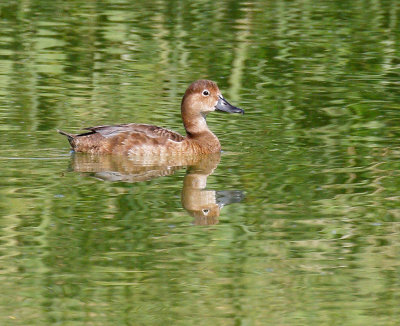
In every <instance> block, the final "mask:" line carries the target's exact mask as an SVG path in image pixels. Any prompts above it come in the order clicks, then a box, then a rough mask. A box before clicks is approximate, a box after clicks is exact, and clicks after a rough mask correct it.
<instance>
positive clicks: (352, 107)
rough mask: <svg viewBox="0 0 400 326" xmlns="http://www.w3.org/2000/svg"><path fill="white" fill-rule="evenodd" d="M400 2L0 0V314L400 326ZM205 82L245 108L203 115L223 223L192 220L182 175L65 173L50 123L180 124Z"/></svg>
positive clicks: (26, 318)
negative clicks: (213, 147) (234, 195)
mask: <svg viewBox="0 0 400 326" xmlns="http://www.w3.org/2000/svg"><path fill="white" fill-rule="evenodd" d="M399 12H400V5H399V3H398V1H395V0H371V1H369V0H368V1H367V0H356V1H352V2H344V1H339V0H335V1H327V0H324V1H319V2H318V3H317V2H315V1H310V0H305V1H304V0H303V1H283V0H274V1H224V0H223V1H218V2H209V1H191V2H187V1H183V2H182V1H146V2H143V1H124V0H122V1H111V0H108V1H100V2H99V1H73V2H71V1H45V0H42V1H40V0H36V1H22V0H16V1H6V2H2V3H1V4H0V120H1V123H0V134H1V135H2V137H1V140H2V141H1V145H0V150H1V154H0V162H1V168H0V176H1V178H0V199H1V200H0V213H1V216H2V219H1V228H0V253H1V254H0V258H1V264H0V272H1V274H0V275H1V276H0V277H1V281H2V282H1V286H0V292H1V293H2V294H3V295H2V296H1V299H0V320H1V324H2V325H43V324H55V323H60V324H77V325H78V324H98V325H108V324H116V323H118V324H122V325H125V324H127V325H168V324H174V325H175V324H178V325H215V324H216V325H219V324H227V325H266V324H271V325H397V323H398V320H399V319H400V316H399V309H398V302H399V299H400V298H399V293H400V282H399V264H398V261H399V240H398V239H399V218H400V211H399V208H398V207H399V204H398V203H399V189H400V188H399V186H400V185H399V178H398V176H399V173H398V171H399V156H400V155H399V154H400V152H399V147H398V138H399V131H398V123H399V122H400V115H399V109H400V106H399V103H400V93H399V87H398V86H399V80H400V70H399V64H400V56H399V53H400V48H399V44H400V42H399V41H400V40H399V39H400V32H399V31H400V28H399V27H400V26H399V21H400V20H399ZM198 78H209V79H213V80H215V81H217V82H218V84H219V86H220V88H221V90H222V91H223V92H224V94H225V96H226V97H227V98H229V99H230V100H232V102H234V103H237V104H238V105H239V106H240V107H243V108H244V109H246V115H245V116H244V117H243V119H242V117H241V119H240V120H239V119H226V116H224V115H217V114H215V115H213V116H210V117H209V119H208V123H209V125H210V127H211V129H212V130H213V131H214V132H215V133H216V134H217V135H218V137H219V138H220V140H221V143H222V146H223V149H224V153H223V155H222V157H221V162H220V163H219V164H218V167H217V168H216V169H215V170H214V172H213V173H212V174H211V175H209V176H208V177H207V189H208V190H210V191H213V190H241V191H244V192H245V193H246V198H245V199H244V200H243V201H242V202H240V203H235V204H233V205H229V206H226V207H224V208H223V210H221V212H220V216H219V218H218V219H219V223H218V224H214V225H208V226H201V227H198V226H195V225H194V224H193V217H192V216H190V214H189V212H188V211H187V210H185V208H184V207H185V206H184V205H183V203H182V199H181V194H182V188H183V185H184V181H185V180H187V176H188V174H186V171H185V168H183V169H178V170H176V171H175V173H174V174H172V175H169V176H165V177H161V178H157V179H153V180H151V181H144V182H139V183H134V184H132V183H127V182H122V181H117V182H109V181H101V180H98V179H96V178H91V177H88V176H87V175H86V174H84V173H80V172H78V171H76V172H73V171H71V169H70V168H69V166H70V165H71V164H72V161H71V158H70V155H69V154H68V146H67V144H66V142H65V139H63V138H62V137H60V136H59V135H57V134H56V133H55V129H56V128H66V127H67V128H71V129H70V130H71V131H75V130H78V129H79V128H81V127H84V126H90V125H101V124H111V123H120V122H142V123H154V124H156V125H160V126H165V127H167V128H170V129H173V130H177V131H179V132H182V126H181V122H180V113H179V103H180V99H181V96H182V94H183V92H184V90H185V89H186V87H187V85H188V84H189V83H190V82H191V81H193V80H195V79H198ZM189 172H190V169H189ZM189 175H190V174H189ZM185 178H186V179H185ZM192 190H193V189H192ZM195 190H196V189H195ZM196 191H197V190H196ZM192 215H193V214H192Z"/></svg>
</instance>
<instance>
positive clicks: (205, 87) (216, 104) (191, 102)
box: [181, 79, 244, 115]
mask: <svg viewBox="0 0 400 326" xmlns="http://www.w3.org/2000/svg"><path fill="white" fill-rule="evenodd" d="M181 109H182V114H184V113H187V112H189V113H192V114H195V113H197V114H201V115H206V114H208V113H210V112H213V111H224V112H229V113H240V114H243V113H244V111H243V110H242V109H239V108H237V107H235V106H233V105H232V104H230V103H229V102H228V101H227V100H226V99H225V98H224V97H223V96H222V94H221V91H220V90H219V88H218V86H217V84H216V83H215V82H213V81H211V80H204V79H201V80H197V81H195V82H193V83H192V84H191V85H190V86H189V87H188V88H187V90H186V92H185V95H184V96H183V99H182V106H181Z"/></svg>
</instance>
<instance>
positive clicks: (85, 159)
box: [71, 153, 244, 225]
mask: <svg viewBox="0 0 400 326" xmlns="http://www.w3.org/2000/svg"><path fill="white" fill-rule="evenodd" d="M220 158H221V154H220V153H216V154H210V155H207V156H201V157H195V158H193V157H192V158H183V157H180V158H173V159H172V158H171V161H168V160H163V161H160V162H158V163H157V164H156V163H155V162H143V161H136V160H133V159H131V158H129V157H125V156H116V155H115V156H114V155H90V154H84V153H74V154H73V155H72V159H71V168H72V170H73V171H75V172H79V173H84V174H88V175H91V176H93V177H95V178H98V179H101V180H106V181H120V182H132V183H133V182H141V181H148V180H151V179H154V178H157V177H162V176H167V175H171V174H174V173H175V171H177V170H179V169H182V168H184V167H187V173H186V175H185V177H184V180H183V187H182V196H181V198H182V206H183V208H184V209H186V210H187V211H188V213H189V214H190V215H191V216H193V217H194V219H195V220H194V223H195V224H196V225H211V224H217V223H218V218H219V215H220V211H221V209H222V208H223V207H224V206H226V205H229V204H232V203H238V202H240V201H242V199H243V198H244V194H243V192H242V191H239V190H224V191H215V190H208V189H206V186H207V178H208V176H209V175H211V174H212V173H213V172H214V170H215V169H216V168H217V166H218V164H219V162H220Z"/></svg>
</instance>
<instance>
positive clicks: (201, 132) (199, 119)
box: [183, 113, 221, 151]
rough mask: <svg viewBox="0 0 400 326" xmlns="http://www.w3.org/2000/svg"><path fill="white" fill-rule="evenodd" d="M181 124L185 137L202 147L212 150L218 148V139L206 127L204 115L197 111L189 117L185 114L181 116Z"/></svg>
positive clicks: (219, 146)
mask: <svg viewBox="0 0 400 326" xmlns="http://www.w3.org/2000/svg"><path fill="white" fill-rule="evenodd" d="M183 125H184V127H185V130H186V135H187V138H189V139H191V140H193V141H196V142H198V143H199V144H201V146H202V147H209V148H210V149H213V150H212V151H215V149H217V150H218V151H219V150H220V148H221V145H220V143H219V140H218V138H217V136H215V135H214V134H213V133H212V132H211V130H210V129H209V128H208V126H207V122H206V116H205V115H203V114H200V113H198V114H196V115H193V116H190V117H188V116H185V117H183Z"/></svg>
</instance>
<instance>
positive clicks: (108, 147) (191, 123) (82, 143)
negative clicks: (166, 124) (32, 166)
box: [58, 80, 244, 157]
mask: <svg viewBox="0 0 400 326" xmlns="http://www.w3.org/2000/svg"><path fill="white" fill-rule="evenodd" d="M216 110H217V111H225V112H230V113H241V114H243V113H244V111H243V110H242V109H239V108H237V107H235V106H233V105H231V104H230V103H228V101H226V100H225V99H224V97H223V96H222V94H221V92H220V90H219V88H218V86H217V84H216V83H215V82H213V81H210V80H198V81H195V82H194V83H192V84H191V85H190V86H189V87H188V89H187V90H186V92H185V95H184V96H183V99H182V103H181V115H182V120H183V125H184V127H185V130H186V137H184V136H182V135H180V134H178V133H176V132H174V131H171V130H168V129H165V128H161V127H157V126H153V125H148V124H138V123H129V124H120V125H113V126H98V127H90V128H85V129H86V130H89V131H88V132H86V133H82V134H69V133H66V132H64V131H61V130H58V132H59V133H60V134H62V135H65V136H67V137H68V141H69V143H70V144H71V147H72V149H73V150H74V151H75V152H84V153H91V154H121V155H129V156H134V157H142V156H152V157H162V156H169V155H173V156H175V155H179V156H181V155H185V156H186V155H201V154H209V153H217V152H219V151H220V150H221V144H220V142H219V140H218V138H217V136H215V135H214V134H213V133H212V132H211V131H210V129H209V128H208V126H207V123H206V115H207V114H208V113H210V112H213V111H216Z"/></svg>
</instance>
